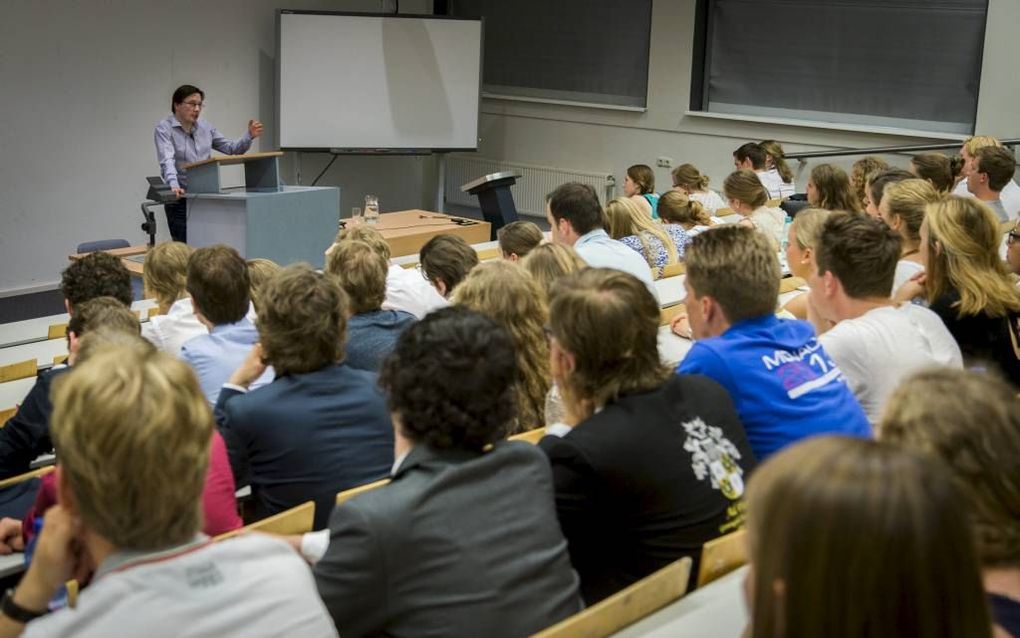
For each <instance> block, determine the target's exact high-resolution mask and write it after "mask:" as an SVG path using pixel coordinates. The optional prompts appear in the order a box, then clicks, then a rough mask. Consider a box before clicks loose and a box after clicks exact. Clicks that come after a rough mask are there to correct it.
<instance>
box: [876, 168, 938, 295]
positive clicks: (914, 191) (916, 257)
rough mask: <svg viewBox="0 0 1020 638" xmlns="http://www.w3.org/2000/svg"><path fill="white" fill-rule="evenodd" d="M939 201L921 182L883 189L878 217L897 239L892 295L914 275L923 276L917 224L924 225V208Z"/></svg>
mask: <svg viewBox="0 0 1020 638" xmlns="http://www.w3.org/2000/svg"><path fill="white" fill-rule="evenodd" d="M940 198H941V195H940V194H939V192H938V191H937V190H935V187H934V186H932V185H931V183H929V182H928V181H926V180H923V179H905V180H903V181H902V182H894V183H892V184H889V185H888V186H886V187H885V190H884V192H883V194H882V201H881V203H879V205H878V214H879V216H880V218H881V220H882V221H883V222H885V224H886V225H887V226H888V227H889V228H891V229H893V231H895V232H896V234H897V235H899V237H900V259H899V261H898V262H896V276H894V277H893V285H892V290H893V293H895V292H896V291H897V290H899V289H900V286H902V285H903V284H905V283H907V282H908V281H910V279H912V278H913V277H914V276H915V275H917V274H918V273H922V272H924V257H923V256H922V255H921V224H923V223H924V211H925V208H927V206H928V204H933V203H935V202H937V201H939V199H940Z"/></svg>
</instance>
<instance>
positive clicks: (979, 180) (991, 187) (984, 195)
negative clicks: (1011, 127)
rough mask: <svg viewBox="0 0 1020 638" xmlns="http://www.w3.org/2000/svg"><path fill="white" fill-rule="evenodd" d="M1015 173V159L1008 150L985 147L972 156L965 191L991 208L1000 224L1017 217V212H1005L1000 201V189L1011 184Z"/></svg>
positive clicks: (999, 147) (998, 147) (997, 147)
mask: <svg viewBox="0 0 1020 638" xmlns="http://www.w3.org/2000/svg"><path fill="white" fill-rule="evenodd" d="M1015 171H1016V158H1015V157H1014V156H1013V153H1012V152H1011V151H1010V150H1009V149H1006V148H1002V147H1001V146H985V147H983V148H979V149H978V150H977V152H976V153H975V154H974V160H973V162H972V163H971V170H970V172H969V173H968V174H967V190H968V191H970V194H971V195H973V196H974V197H976V198H977V199H979V200H980V201H982V202H984V203H985V204H986V205H987V206H988V207H989V208H991V209H992V212H994V213H995V216H996V217H997V218H998V219H999V221H1000V222H1004V221H1008V220H1010V219H1016V217H1017V211H1012V212H1007V211H1006V207H1005V206H1004V205H1003V203H1002V201H1001V197H1002V189H1004V188H1005V187H1006V185H1007V184H1009V183H1012V181H1013V173H1014V172H1015Z"/></svg>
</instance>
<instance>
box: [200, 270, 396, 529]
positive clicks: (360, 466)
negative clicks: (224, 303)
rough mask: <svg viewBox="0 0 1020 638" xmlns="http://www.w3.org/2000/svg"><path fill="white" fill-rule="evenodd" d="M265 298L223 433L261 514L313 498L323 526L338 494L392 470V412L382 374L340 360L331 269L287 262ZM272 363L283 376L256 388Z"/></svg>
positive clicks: (343, 306) (340, 323)
mask: <svg viewBox="0 0 1020 638" xmlns="http://www.w3.org/2000/svg"><path fill="white" fill-rule="evenodd" d="M262 305H263V308H262V314H261V315H259V324H258V330H259V332H258V336H259V345H257V346H255V347H254V348H252V349H251V353H250V354H249V355H248V357H247V359H245V360H244V361H243V362H242V363H241V365H240V366H239V367H238V368H237V370H236V371H235V372H234V373H233V374H232V375H231V376H230V378H229V382H228V383H227V384H226V385H224V386H223V391H222V392H220V395H219V402H218V403H217V404H216V413H217V417H218V419H219V420H220V431H221V433H222V434H223V438H224V439H225V440H226V442H227V449H228V451H229V452H230V465H231V467H232V468H233V470H234V477H235V479H236V481H237V484H238V485H239V486H241V485H248V484H250V485H251V489H252V497H253V499H254V501H255V516H256V518H265V517H266V516H270V515H272V514H276V513H277V512H282V511H283V510H286V509H288V508H290V507H294V506H295V505H300V504H301V503H303V502H305V501H308V500H314V501H315V504H316V508H315V528H316V529H319V528H321V527H323V526H324V525H325V524H326V521H327V519H328V517H329V512H330V510H331V509H332V505H333V502H334V499H335V497H336V494H337V492H339V491H341V490H345V489H348V488H351V487H355V486H357V485H362V484H364V483H368V482H370V481H374V480H376V479H379V478H382V477H383V476H385V475H386V473H387V472H388V471H389V468H390V465H392V463H393V431H392V428H391V427H390V421H389V414H388V413H387V410H386V405H385V400H384V398H383V396H382V394H381V393H380V392H379V389H378V387H377V384H376V380H377V375H376V374H375V373H373V372H368V371H365V370H356V369H354V368H352V367H351V366H349V365H346V364H345V363H343V359H344V345H343V344H344V337H345V332H346V328H347V314H348V307H347V300H346V297H345V295H344V292H343V290H341V289H340V286H339V284H337V282H336V281H335V280H334V279H333V278H332V277H331V276H329V275H324V274H319V273H316V272H315V271H313V270H312V269H311V268H309V267H308V266H305V265H297V266H288V267H287V268H284V269H283V270H281V271H280V273H279V274H277V275H276V276H275V277H273V278H272V279H270V280H269V281H268V282H266V284H265V286H264V287H263V289H262ZM266 365H272V366H274V368H275V369H276V372H277V376H276V378H275V379H274V380H273V382H272V383H270V384H269V385H266V386H265V387H262V388H259V389H257V390H253V391H250V392H249V391H248V390H249V388H250V387H251V384H252V382H253V381H254V380H255V379H258V378H259V377H260V376H261V375H262V373H263V371H264V370H265V369H266Z"/></svg>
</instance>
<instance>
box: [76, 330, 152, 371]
mask: <svg viewBox="0 0 1020 638" xmlns="http://www.w3.org/2000/svg"><path fill="white" fill-rule="evenodd" d="M108 348H133V349H137V350H139V351H141V352H142V353H146V354H147V353H150V352H154V351H155V350H156V346H154V345H152V343H151V342H149V341H146V340H145V339H143V338H142V337H141V336H140V335H139V334H138V333H137V332H128V331H125V330H124V329H123V328H122V327H118V326H99V327H97V328H95V329H93V330H90V331H89V333H88V334H86V335H85V336H84V337H82V338H81V341H79V342H78V350H77V351H76V352H75V356H74V365H76V366H80V365H81V364H82V363H83V362H85V361H88V360H89V359H91V358H92V357H94V356H95V355H96V354H98V353H100V352H103V351H104V350H106V349H108Z"/></svg>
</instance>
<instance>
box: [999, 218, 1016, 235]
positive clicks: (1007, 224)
mask: <svg viewBox="0 0 1020 638" xmlns="http://www.w3.org/2000/svg"><path fill="white" fill-rule="evenodd" d="M1014 226H1016V220H1015V219H1007V220H1006V221H1004V222H999V230H1000V231H1002V234H1003V235H1005V234H1006V233H1008V232H1009V231H1011V230H1013V227H1014Z"/></svg>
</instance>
